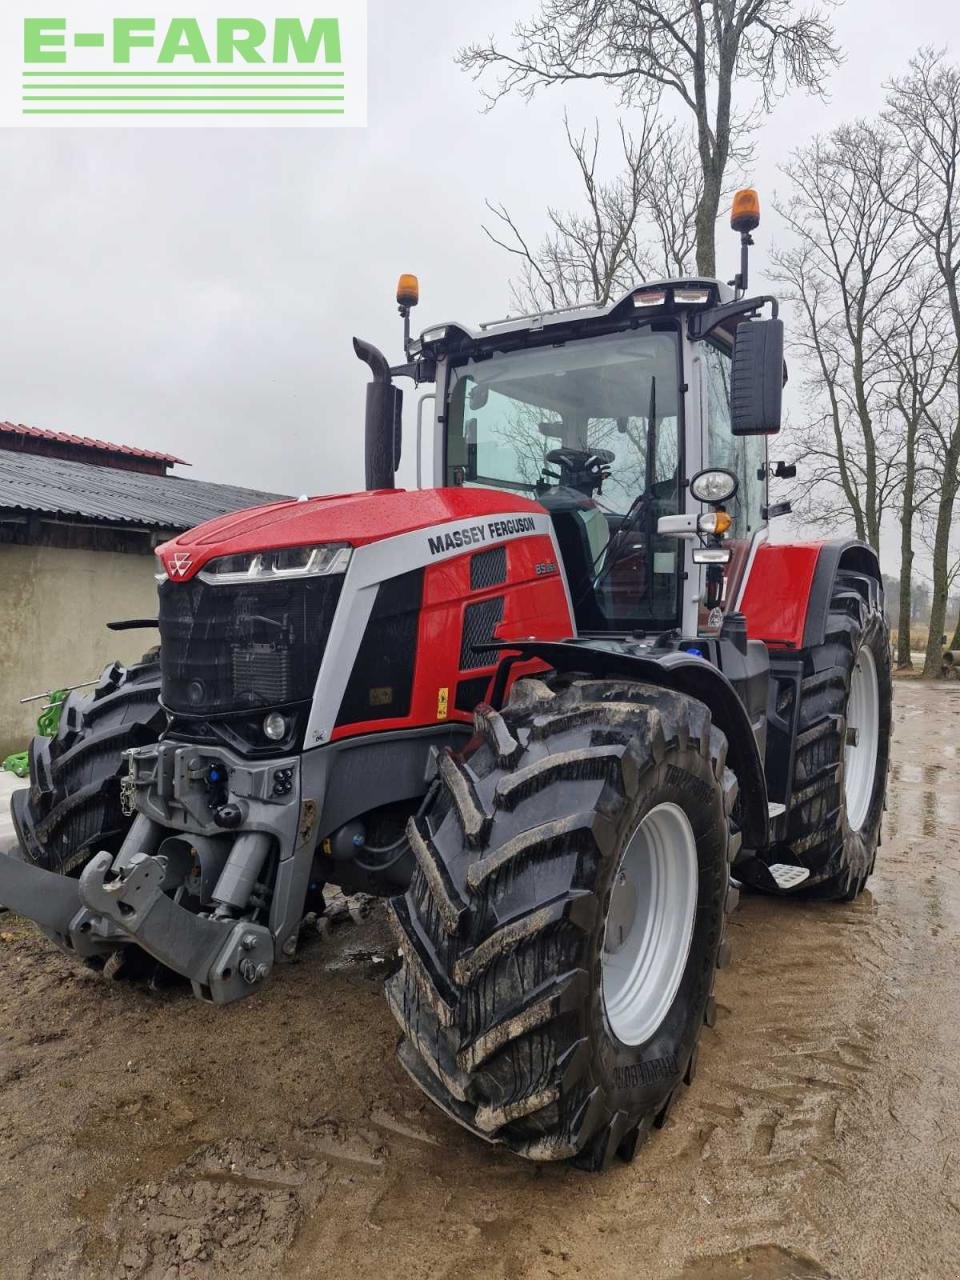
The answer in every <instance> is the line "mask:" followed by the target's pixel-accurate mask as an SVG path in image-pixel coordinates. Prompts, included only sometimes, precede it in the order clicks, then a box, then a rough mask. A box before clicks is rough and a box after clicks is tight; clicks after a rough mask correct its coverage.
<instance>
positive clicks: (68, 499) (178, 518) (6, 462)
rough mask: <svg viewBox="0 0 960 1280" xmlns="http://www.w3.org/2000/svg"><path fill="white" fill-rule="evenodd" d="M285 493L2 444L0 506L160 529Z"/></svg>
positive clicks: (182, 525)
mask: <svg viewBox="0 0 960 1280" xmlns="http://www.w3.org/2000/svg"><path fill="white" fill-rule="evenodd" d="M284 499H285V495H283V494H277V493H261V492H259V491H258V490H256V489H240V488H238V487H236V486H235V485H230V484H208V483H206V482H205V481H203V480H186V479H184V478H183V477H181V476H155V475H144V474H143V473H141V472H139V471H113V470H111V469H110V468H108V467H98V466H96V465H95V464H92V463H88V462H69V461H67V460H66V459H63V458H45V457H40V456H39V455H37V454H31V453H6V452H4V451H3V450H0V510H11V509H12V510H15V511H25V512H39V513H41V514H46V515H56V516H63V517H64V518H66V519H79V520H93V521H97V522H99V523H107V524H118V525H128V526H130V525H133V526H139V527H146V528H158V529H177V530H183V529H192V528H193V527H194V525H198V524H202V523H203V521H204V520H211V519H213V517H214V516H222V515H226V514H227V512H230V511H241V510H243V509H244V508H246V507H257V506H262V505H264V504H265V503H268V502H282V501H284Z"/></svg>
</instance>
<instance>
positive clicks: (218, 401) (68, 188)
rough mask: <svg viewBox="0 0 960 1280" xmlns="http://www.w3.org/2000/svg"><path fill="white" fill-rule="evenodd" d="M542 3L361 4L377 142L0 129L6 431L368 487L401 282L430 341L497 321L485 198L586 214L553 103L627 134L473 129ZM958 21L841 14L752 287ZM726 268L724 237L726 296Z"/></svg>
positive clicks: (884, 4)
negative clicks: (375, 373) (802, 202)
mask: <svg viewBox="0 0 960 1280" xmlns="http://www.w3.org/2000/svg"><path fill="white" fill-rule="evenodd" d="M533 5H534V0H485V3H484V4H483V5H472V4H457V5H452V4H450V3H449V0H419V2H418V3H417V4H415V5H414V4H403V5H399V4H388V3H385V0H370V22H369V29H370V50H369V54H370V63H369V83H370V103H369V127H368V128H367V129H366V130H325V131H321V130H297V129H275V130H272V129H271V130H252V129H251V130H222V131H208V130H193V129H176V130H174V129H171V130H169V131H168V130H162V131H151V132H147V131H138V130H136V129H131V130H105V129H88V130H63V131H57V130H49V131H46V130H44V131H34V130H30V131H27V130H15V129H10V130H2V131H0V166H2V167H0V172H2V175H3V191H2V198H0V244H2V251H3V265H2V273H0V279H2V282H3V283H2V287H3V290H4V295H5V296H4V306H3V310H2V313H0V314H2V319H0V323H2V326H3V341H2V343H0V386H2V400H0V418H6V419H9V420H13V421H19V422H25V423H28V424H30V425H34V426H41V427H49V428H53V429H58V430H65V431H73V432H77V433H79V434H84V435H94V436H99V437H102V438H105V439H108V440H113V441H121V442H124V443H127V444H136V445H140V446H143V447H147V448H153V449H164V450H170V451H172V452H174V453H178V454H180V455H181V456H182V457H184V458H185V459H187V460H188V461H190V462H192V463H193V470H192V471H191V472H187V473H185V474H188V475H192V476H195V477H198V478H206V479H217V480H223V481H229V482H232V483H237V484H243V485H250V486H252V487H257V488H265V489H272V490H276V491H280V492H289V493H298V492H301V491H304V490H307V491H309V492H311V493H320V492H329V491H335V490H341V489H347V488H352V487H353V488H355V487H359V486H360V485H361V484H362V418H363V410H362V405H363V386H364V382H365V370H364V368H363V367H362V366H361V365H360V364H359V363H358V362H357V360H356V359H355V358H354V356H353V354H352V351H351V347H350V338H351V336H352V335H353V334H355V333H358V334H362V335H363V336H365V337H368V338H370V339H372V340H373V341H375V342H377V343H378V344H379V345H381V346H382V347H383V348H384V350H385V351H386V352H387V354H388V355H389V356H390V357H391V358H394V359H397V358H399V356H400V350H399V338H400V322H399V319H398V318H397V316H396V313H395V308H394V305H393V300H392V299H393V290H394V285H395V281H396V277H397V275H398V273H399V272H400V271H415V272H417V273H418V274H419V276H420V280H421V298H422V301H421V306H420V308H419V310H418V312H417V313H415V326H416V327H417V328H418V329H419V328H423V327H425V326H426V325H428V324H429V323H431V322H434V321H437V320H448V319H452V318H455V317H457V318H462V319H464V320H467V321H477V320H481V319H491V318H494V317H497V316H500V315H503V314H504V313H505V312H506V310H508V292H507V281H508V278H509V275H510V261H509V260H508V259H507V258H506V257H505V255H504V254H503V252H502V251H501V250H498V249H497V248H496V247H495V246H493V245H492V244H491V243H490V242H489V241H488V240H487V239H486V238H485V237H484V236H483V234H482V232H481V222H482V220H483V212H484V211H483V199H484V197H485V196H489V197H491V198H492V199H494V200H502V201H504V203H506V204H507V206H508V207H509V208H510V209H511V211H512V212H514V213H515V215H516V217H517V220H518V221H519V222H520V223H521V224H522V225H523V227H524V229H525V230H527V231H528V232H529V234H530V235H531V237H533V238H536V234H537V232H538V231H540V230H541V229H542V227H543V210H544V207H545V206H546V204H548V203H553V204H558V205H564V204H566V203H568V202H570V201H571V200H573V199H575V196H576V191H575V183H574V179H573V174H572V172H571V169H570V165H569V163H568V162H567V160H566V158H565V156H564V153H563V145H562V137H561V129H560V116H561V112H562V109H563V106H564V105H566V107H567V108H568V110H569V112H570V115H571V119H572V121H573V122H574V123H577V122H579V121H581V120H582V121H583V122H584V123H587V122H589V121H590V120H592V118H593V116H594V114H597V113H599V114H600V117H601V123H602V124H606V125H607V127H608V129H609V130H612V129H613V128H614V126H615V115H616V102H615V100H614V98H613V97H612V95H610V94H608V93H606V92H604V91H602V90H600V89H595V88H590V89H586V90H579V91H578V90H567V91H564V92H563V96H561V93H560V92H557V91H554V92H551V93H550V94H547V95H541V96H540V97H539V98H537V99H536V100H535V101H534V102H533V103H532V104H524V103H522V102H521V101H519V100H517V101H507V102H505V103H502V104H501V105H500V106H498V107H497V109H496V110H495V111H493V112H492V113H489V114H483V113H482V111H481V110H480V97H479V93H478V90H477V86H476V85H475V84H473V83H472V82H471V80H470V79H469V78H468V77H467V76H466V75H464V74H463V73H462V72H460V71H459V70H458V69H457V68H456V67H455V66H454V64H453V55H454V53H455V51H456V49H457V48H458V47H459V46H460V45H462V44H463V43H464V42H466V41H468V40H470V39H476V38H482V37H484V36H486V35H487V34H489V33H491V32H492V33H496V34H497V35H499V36H505V35H506V34H507V33H508V31H509V28H510V26H511V24H512V22H513V21H514V20H515V19H516V17H517V16H519V15H523V14H526V13H527V12H532V10H533ZM957 14H958V11H957V8H956V3H955V0H923V3H914V4H911V5H904V4H903V3H902V0H847V3H846V4H844V5H841V6H840V7H839V9H838V10H837V11H836V15H835V17H836V26H837V33H838V36H839V40H840V43H841V45H842V47H843V48H844V50H845V52H846V63H845V65H844V66H843V67H842V68H841V69H840V70H839V71H838V72H837V73H836V74H835V75H834V77H833V79H832V82H831V85H830V98H829V101H827V102H819V101H817V100H815V99H814V100H811V99H809V98H806V97H804V96H802V95H794V96H793V97H791V98H789V99H787V100H786V101H784V102H783V103H782V104H781V105H780V106H779V107H778V108H777V109H776V111H775V112H774V113H773V115H772V116H771V117H770V118H769V119H768V120H767V122H766V124H765V126H764V128H763V130H762V132H761V133H760V135H759V149H758V158H757V164H756V167H755V170H754V171H753V172H752V173H750V174H747V175H745V176H746V177H747V178H748V179H749V180H750V181H752V182H754V183H755V184H756V185H757V186H758V187H759V188H760V191H761V195H762V197H763V198H764V200H765V208H766V210H767V217H766V219H765V221H764V225H763V227H762V228H761V230H760V232H759V233H758V236H757V240H758V249H757V250H756V251H755V259H754V261H755V267H754V274H753V280H752V283H753V285H754V286H755V287H761V286H762V285H763V283H764V280H763V265H764V261H765V256H766V248H767V247H768V246H769V244H770V242H771V241H772V240H773V239H775V237H776V235H777V234H778V229H777V227H776V223H775V218H774V217H773V215H772V210H771V208H770V205H771V197H772V195H773V192H774V189H775V188H776V187H777V186H778V182H779V185H781V186H782V181H780V180H779V179H778V175H777V164H778V163H780V162H781V161H782V159H783V158H784V156H785V155H786V153H787V152H788V151H789V150H790V149H791V148H792V147H794V146H797V145H800V144H802V143H803V142H805V141H806V140H807V139H808V138H810V137H811V136H812V134H813V133H814V132H815V131H817V130H824V129H827V128H829V127H831V126H832V125H833V124H834V123H837V122H839V121H842V120H846V119H850V118H853V117H855V116H856V115H858V114H869V113H871V112H873V111H875V110H876V109H877V108H878V107H879V105H880V102H881V99H882V85H883V82H884V80H885V79H886V78H887V77H889V76H890V75H893V74H896V73H898V72H900V71H901V70H902V69H903V67H904V66H905V64H906V61H907V59H908V57H909V56H910V54H911V53H912V52H913V51H914V50H915V49H916V48H917V47H918V46H920V45H921V44H924V43H932V44H935V45H937V46H943V45H952V47H953V49H954V50H956V49H957V48H958V47H960V39H958V37H960V18H958V16H957ZM745 100H746V101H748V100H749V98H747V99H745ZM615 142H616V140H615V138H614V137H612V136H611V137H610V148H609V155H610V159H611V162H613V161H614V160H615ZM736 248H737V246H736V243H735V238H734V237H733V235H732V233H728V232H726V231H724V230H723V229H721V230H720V232H719V238H718V257H719V260H720V265H721V272H722V274H723V275H724V276H726V275H729V274H732V272H733V269H734V267H735V257H736Z"/></svg>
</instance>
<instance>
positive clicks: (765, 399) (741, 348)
mask: <svg viewBox="0 0 960 1280" xmlns="http://www.w3.org/2000/svg"><path fill="white" fill-rule="evenodd" d="M782 406H783V321H782V320H753V321H746V322H744V323H743V324H740V325H738V326H737V339H736V343H735V345H734V348H733V368H732V370H731V373H730V425H731V430H732V431H733V434H734V435H735V436H766V435H775V434H776V433H777V432H778V431H779V430H780V423H781V416H782Z"/></svg>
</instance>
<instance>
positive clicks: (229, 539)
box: [157, 489, 543, 582]
mask: <svg viewBox="0 0 960 1280" xmlns="http://www.w3.org/2000/svg"><path fill="white" fill-rule="evenodd" d="M542 511H543V508H542V507H541V506H540V505H539V503H536V502H531V501H530V499H529V498H521V497H519V496H518V495H514V494H510V493H501V492H500V491H499V490H497V489H420V490H413V491H407V490H406V489H378V490H374V491H372V492H371V491H364V492H362V493H344V494H333V495H331V496H329V497H321V498H308V499H307V500H306V501H290V502H275V503H273V504H272V505H271V506H269V507H254V508H253V509H252V510H247V511H236V512H234V513H233V514H232V515H228V516H220V517H218V519H216V520H208V521H207V522H206V524H201V525H198V526H197V528H196V529H190V530H188V531H187V532H186V533H182V534H180V536H179V537H178V538H173V539H172V540H171V541H170V542H165V543H164V544H163V545H162V546H161V547H158V548H157V555H158V556H159V557H160V561H161V563H162V564H163V567H164V569H165V570H166V572H167V574H168V575H169V576H170V577H173V578H175V579H176V581H178V582H186V581H187V580H188V579H190V578H192V577H193V575H194V574H195V573H196V572H197V571H198V570H199V569H202V568H203V566H204V565H205V564H206V563H207V561H209V560H214V559H216V558H217V557H218V556H225V555H242V554H243V553H244V552H250V551H268V550H273V549H275V548H277V547H306V546H313V545H315V544H317V543H322V542H349V543H350V545H351V546H354V547H359V546H363V545H364V543H367V542H376V541H378V540H380V539H382V538H393V537H396V536H397V535H398V534H401V533H410V532H411V531H412V530H414V529H426V528H430V527H431V526H433V525H438V524H445V523H447V522H448V521H450V520H469V519H470V518H471V517H473V516H493V515H507V514H511V513H514V512H536V513H542ZM174 561H176V572H171V570H172V567H173V565H174Z"/></svg>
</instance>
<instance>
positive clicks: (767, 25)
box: [457, 0, 840, 276]
mask: <svg viewBox="0 0 960 1280" xmlns="http://www.w3.org/2000/svg"><path fill="white" fill-rule="evenodd" d="M512 36H513V46H514V48H513V50H512V51H507V50H504V49H502V48H501V47H500V46H498V45H497V44H496V43H495V41H494V39H493V37H490V38H489V39H488V41H487V42H486V43H484V44H472V45H468V46H467V47H466V48H464V49H461V50H460V52H459V54H458V56H457V61H458V62H459V64H460V66H461V67H463V68H464V69H465V70H467V71H469V72H471V73H472V74H473V75H474V77H475V78H479V77H482V76H484V74H485V73H487V72H491V73H492V74H493V75H494V77H495V78H496V87H495V88H494V89H493V90H492V91H489V92H487V94H486V96H487V99H488V102H489V103H490V104H491V105H493V103H495V102H496V101H497V100H498V99H499V98H501V97H503V96H504V95H505V94H508V93H511V92H519V93H520V94H522V95H523V96H525V97H527V98H529V97H531V96H532V95H533V94H535V93H536V92H537V90H538V89H541V88H548V87H551V86H555V85H562V84H570V83H573V82H582V81H590V80H599V81H601V82H602V83H604V84H607V85H611V86H614V87H616V88H617V89H618V90H619V93H620V100H621V102H622V103H623V104H624V105H625V106H632V105H635V104H637V103H641V104H650V103H658V102H659V101H660V100H661V98H663V97H664V96H665V95H667V94H669V95H673V98H674V101H675V102H677V103H681V104H682V105H683V107H684V108H685V109H686V110H688V111H689V112H690V113H691V114H692V116H693V119H694V123H695V128H696V140H697V153H698V158H699V165H700V174H701V179H702V189H701V194H700V199H699V204H698V208H697V219H696V235H697V271H698V272H699V273H700V274H701V275H704V276H715V275H716V246H715V230H716V221H717V215H718V212H719V208H720V200H721V196H722V192H723V187H724V178H725V176H726V173H727V166H728V164H729V163H730V161H731V159H735V158H736V157H737V155H738V154H740V155H741V156H743V155H744V153H745V152H748V151H749V133H750V129H751V126H750V124H749V123H748V120H749V115H747V114H741V115H740V116H737V114H736V113H735V107H734V84H735V83H751V84H753V85H754V86H756V87H757V88H758V89H759V94H760V98H761V101H762V103H763V106H764V108H765V110H769V108H770V107H771V105H772V104H773V102H774V101H775V100H776V99H778V98H779V97H780V96H782V94H783V93H785V92H786V91H787V90H788V89H789V88H790V87H791V86H798V87H800V88H802V89H805V90H807V91H809V92H813V93H819V92H821V90H822V85H823V82H824V80H825V78H826V76H827V75H828V74H829V72H830V71H831V70H832V69H833V68H834V67H835V66H836V65H837V64H838V63H839V61H840V53H839V50H838V48H837V45H836V44H835V42H834V32H833V28H832V26H831V25H830V23H829V21H828V20H827V18H826V17H825V15H824V12H823V11H821V10H818V9H809V10H806V11H804V10H802V9H801V8H800V6H799V5H798V4H797V3H796V2H795V0H541V3H540V7H539V9H538V11H537V14H536V16H535V17H533V18H532V19H530V20H529V21H524V22H518V23H517V24H516V25H515V26H514V28H513V33H512Z"/></svg>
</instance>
